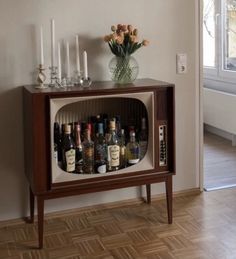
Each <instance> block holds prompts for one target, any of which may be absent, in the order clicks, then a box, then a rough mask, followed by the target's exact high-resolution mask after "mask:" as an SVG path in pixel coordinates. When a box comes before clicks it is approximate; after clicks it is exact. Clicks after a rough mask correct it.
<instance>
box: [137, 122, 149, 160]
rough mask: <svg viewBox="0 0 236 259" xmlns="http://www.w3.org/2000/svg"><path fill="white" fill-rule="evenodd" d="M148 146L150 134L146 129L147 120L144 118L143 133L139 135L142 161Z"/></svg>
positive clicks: (142, 123)
mask: <svg viewBox="0 0 236 259" xmlns="http://www.w3.org/2000/svg"><path fill="white" fill-rule="evenodd" d="M147 146H148V133H147V127H146V118H142V121H141V131H140V134H139V147H140V159H143V158H144V156H145V154H146V152H147Z"/></svg>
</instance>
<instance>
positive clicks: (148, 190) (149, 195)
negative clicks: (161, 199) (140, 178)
mask: <svg viewBox="0 0 236 259" xmlns="http://www.w3.org/2000/svg"><path fill="white" fill-rule="evenodd" d="M146 193H147V203H148V204H150V203H151V184H146Z"/></svg>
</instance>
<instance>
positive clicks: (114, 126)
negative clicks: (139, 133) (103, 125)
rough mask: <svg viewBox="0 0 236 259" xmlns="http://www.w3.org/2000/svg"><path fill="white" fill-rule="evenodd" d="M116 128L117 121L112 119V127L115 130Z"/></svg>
mask: <svg viewBox="0 0 236 259" xmlns="http://www.w3.org/2000/svg"><path fill="white" fill-rule="evenodd" d="M115 128H116V122H115V121H114V120H111V121H110V129H111V130H115Z"/></svg>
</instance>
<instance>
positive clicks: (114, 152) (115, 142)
mask: <svg viewBox="0 0 236 259" xmlns="http://www.w3.org/2000/svg"><path fill="white" fill-rule="evenodd" d="M109 127H110V139H109V141H108V143H107V161H108V171H116V170H119V168H120V145H119V138H118V136H117V134H116V122H115V120H111V121H110V125H109Z"/></svg>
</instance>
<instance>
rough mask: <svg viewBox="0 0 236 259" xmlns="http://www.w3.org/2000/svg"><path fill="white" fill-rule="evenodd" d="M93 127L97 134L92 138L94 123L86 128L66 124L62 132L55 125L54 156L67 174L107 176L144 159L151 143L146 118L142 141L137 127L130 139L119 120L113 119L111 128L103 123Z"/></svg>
mask: <svg viewBox="0 0 236 259" xmlns="http://www.w3.org/2000/svg"><path fill="white" fill-rule="evenodd" d="M93 126H94V129H95V128H96V130H94V132H96V134H95V136H94V137H93V138H92V132H93V129H92V125H91V123H87V124H86V127H83V129H82V127H81V124H79V123H74V124H72V123H71V124H63V125H62V129H61V128H60V125H59V124H58V123H55V124H54V156H55V159H56V161H57V164H58V165H59V166H60V167H61V168H62V169H63V170H64V171H66V172H69V173H79V174H81V173H84V174H92V173H106V172H109V171H116V170H119V169H122V168H125V167H127V166H131V165H134V164H137V163H138V162H139V161H140V160H141V159H142V158H143V157H144V155H145V153H146V151H147V143H148V142H147V141H148V134H147V127H146V119H145V118H142V126H141V130H140V131H139V134H138V141H137V139H136V132H135V127H128V128H129V132H128V133H129V139H128V140H127V132H125V130H124V129H122V128H121V125H120V123H119V121H118V120H117V119H116V118H113V119H111V120H109V127H107V126H105V127H104V122H101V121H100V120H98V121H97V123H96V124H94V125H93ZM108 129H109V130H108ZM105 130H106V132H105ZM61 132H62V133H61Z"/></svg>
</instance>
